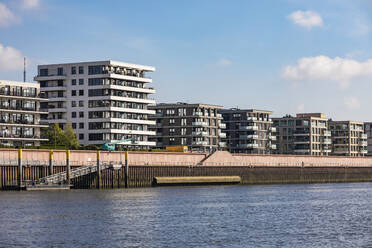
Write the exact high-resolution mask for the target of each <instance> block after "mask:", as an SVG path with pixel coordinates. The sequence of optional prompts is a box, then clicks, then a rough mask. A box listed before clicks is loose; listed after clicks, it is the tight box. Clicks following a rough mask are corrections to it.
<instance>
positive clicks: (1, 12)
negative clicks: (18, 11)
mask: <svg viewBox="0 0 372 248" xmlns="http://www.w3.org/2000/svg"><path fill="white" fill-rule="evenodd" d="M18 22H19V19H18V18H17V17H16V16H15V15H14V14H13V12H12V11H10V10H9V9H8V8H7V7H6V6H5V4H3V3H0V28H5V27H8V26H10V25H11V24H13V23H18Z"/></svg>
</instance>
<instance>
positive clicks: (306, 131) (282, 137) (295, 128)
mask: <svg viewBox="0 0 372 248" xmlns="http://www.w3.org/2000/svg"><path fill="white" fill-rule="evenodd" d="M273 125H274V127H275V128H276V131H277V133H276V135H277V141H276V145H277V153H279V154H299V155H313V156H327V155H329V154H330V153H331V151H332V139H331V132H330V131H329V129H328V119H327V118H325V115H324V114H322V113H304V114H297V115H296V117H293V116H289V115H287V116H284V117H282V118H273Z"/></svg>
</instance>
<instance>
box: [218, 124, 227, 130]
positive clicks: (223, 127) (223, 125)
mask: <svg viewBox="0 0 372 248" xmlns="http://www.w3.org/2000/svg"><path fill="white" fill-rule="evenodd" d="M218 126H219V127H220V128H222V129H225V128H226V124H225V123H220V124H218Z"/></svg>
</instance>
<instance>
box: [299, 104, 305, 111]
mask: <svg viewBox="0 0 372 248" xmlns="http://www.w3.org/2000/svg"><path fill="white" fill-rule="evenodd" d="M297 111H298V112H305V104H303V103H300V104H299V105H297Z"/></svg>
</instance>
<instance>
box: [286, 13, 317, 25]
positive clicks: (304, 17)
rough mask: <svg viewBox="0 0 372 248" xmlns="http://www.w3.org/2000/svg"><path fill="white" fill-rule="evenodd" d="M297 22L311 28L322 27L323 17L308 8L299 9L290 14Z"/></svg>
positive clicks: (290, 17)
mask: <svg viewBox="0 0 372 248" xmlns="http://www.w3.org/2000/svg"><path fill="white" fill-rule="evenodd" d="M288 18H289V19H290V20H292V21H293V22H294V23H295V24H297V25H300V26H302V27H305V28H308V29H311V28H312V27H321V26H323V19H322V17H321V16H320V15H319V14H318V13H316V12H313V11H310V10H307V11H302V10H297V11H295V12H293V13H292V14H290V15H289V16H288Z"/></svg>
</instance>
